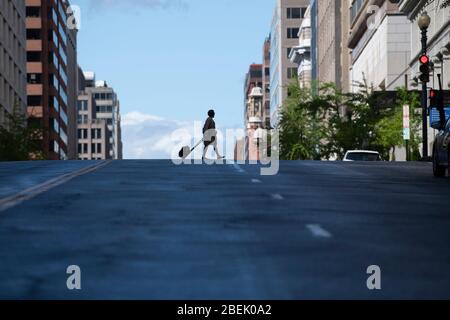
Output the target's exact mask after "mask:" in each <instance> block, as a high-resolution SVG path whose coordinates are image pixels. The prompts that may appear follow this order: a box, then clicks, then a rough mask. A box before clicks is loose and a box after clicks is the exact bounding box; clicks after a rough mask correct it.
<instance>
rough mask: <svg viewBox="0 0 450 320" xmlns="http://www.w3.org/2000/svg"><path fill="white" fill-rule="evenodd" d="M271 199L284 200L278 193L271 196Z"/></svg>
mask: <svg viewBox="0 0 450 320" xmlns="http://www.w3.org/2000/svg"><path fill="white" fill-rule="evenodd" d="M272 199H274V200H284V197H283V196H282V195H281V194H279V193H274V194H272Z"/></svg>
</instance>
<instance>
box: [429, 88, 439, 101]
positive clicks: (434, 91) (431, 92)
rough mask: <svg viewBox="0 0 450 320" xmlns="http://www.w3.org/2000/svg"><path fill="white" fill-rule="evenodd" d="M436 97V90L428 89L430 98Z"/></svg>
mask: <svg viewBox="0 0 450 320" xmlns="http://www.w3.org/2000/svg"><path fill="white" fill-rule="evenodd" d="M436 97H437V92H436V90H434V89H431V90H430V99H433V98H436Z"/></svg>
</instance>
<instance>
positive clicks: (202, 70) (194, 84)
mask: <svg viewBox="0 0 450 320" xmlns="http://www.w3.org/2000/svg"><path fill="white" fill-rule="evenodd" d="M72 4H74V5H78V6H79V7H80V9H81V30H80V32H79V35H78V61H79V64H80V66H81V67H82V68H83V70H85V71H94V72H95V73H96V76H97V80H106V81H107V82H108V84H109V85H110V86H112V87H113V88H114V89H115V90H116V92H117V93H118V96H119V99H120V101H121V113H122V116H123V118H124V119H125V121H124V124H125V125H124V153H125V154H124V156H125V158H133V157H156V158H161V157H166V156H167V157H168V154H167V150H166V151H161V150H162V149H164V148H162V149H161V148H160V150H155V151H154V152H153V151H152V150H151V148H152V147H151V146H148V145H142V146H141V147H140V151H139V152H136V145H139V142H136V141H135V140H136V139H141V138H142V139H143V138H145V139H147V140H146V141H148V138H149V135H157V136H165V137H167V134H168V131H169V129H170V128H171V126H174V124H175V123H183V124H185V125H186V124H188V125H189V123H191V122H193V121H195V120H197V121H203V120H204V119H205V118H206V112H207V110H208V109H209V108H210V107H214V108H215V109H216V111H217V123H218V125H219V126H221V127H242V126H243V113H244V110H243V101H244V97H243V85H244V76H245V72H246V71H247V70H248V66H249V65H250V64H251V63H261V62H262V55H263V52H262V48H263V43H264V39H265V38H266V37H267V36H268V35H269V32H270V23H271V19H272V14H273V9H274V7H275V0H246V1H240V0H215V1H209V0H189V1H182V0H174V1H163V0H145V1H144V0H139V1H138V0H136V1H123V0H120V1H118V0H95V1H91V0H78V1H72ZM137 113H140V114H142V117H143V118H145V119H148V121H149V122H154V121H157V122H158V125H157V127H158V128H161V127H163V128H164V132H163V131H158V130H161V129H158V130H156V129H155V126H154V125H152V123H146V127H149V128H153V129H154V130H155V131H153V132H149V131H152V130H142V131H141V130H137V131H138V132H140V136H135V135H132V136H130V135H129V134H128V133H130V132H136V130H135V129H136V128H133V130H129V131H127V129H128V128H127V123H129V124H130V123H133V124H134V125H136V122H133V121H126V120H127V119H129V118H130V117H135V116H136V114H137ZM163 121H167V124H164V125H162V126H161V122H163ZM168 124H170V125H168ZM174 129H176V127H175V128H174ZM127 139H132V140H133V141H127ZM143 143H145V142H144V140H143ZM131 146H133V147H132V148H133V149H131ZM143 150H144V151H145V152H144V151H143ZM142 154H144V156H142ZM139 155H141V156H139Z"/></svg>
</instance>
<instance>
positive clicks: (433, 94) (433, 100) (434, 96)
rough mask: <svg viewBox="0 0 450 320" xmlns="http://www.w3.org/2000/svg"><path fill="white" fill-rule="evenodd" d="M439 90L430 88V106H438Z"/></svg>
mask: <svg viewBox="0 0 450 320" xmlns="http://www.w3.org/2000/svg"><path fill="white" fill-rule="evenodd" d="M438 95H439V93H438V91H437V90H434V89H431V90H430V107H432V108H433V107H434V108H437V107H438Z"/></svg>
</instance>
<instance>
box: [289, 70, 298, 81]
mask: <svg viewBox="0 0 450 320" xmlns="http://www.w3.org/2000/svg"><path fill="white" fill-rule="evenodd" d="M287 77H288V79H293V78H295V77H297V68H288V69H287Z"/></svg>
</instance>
